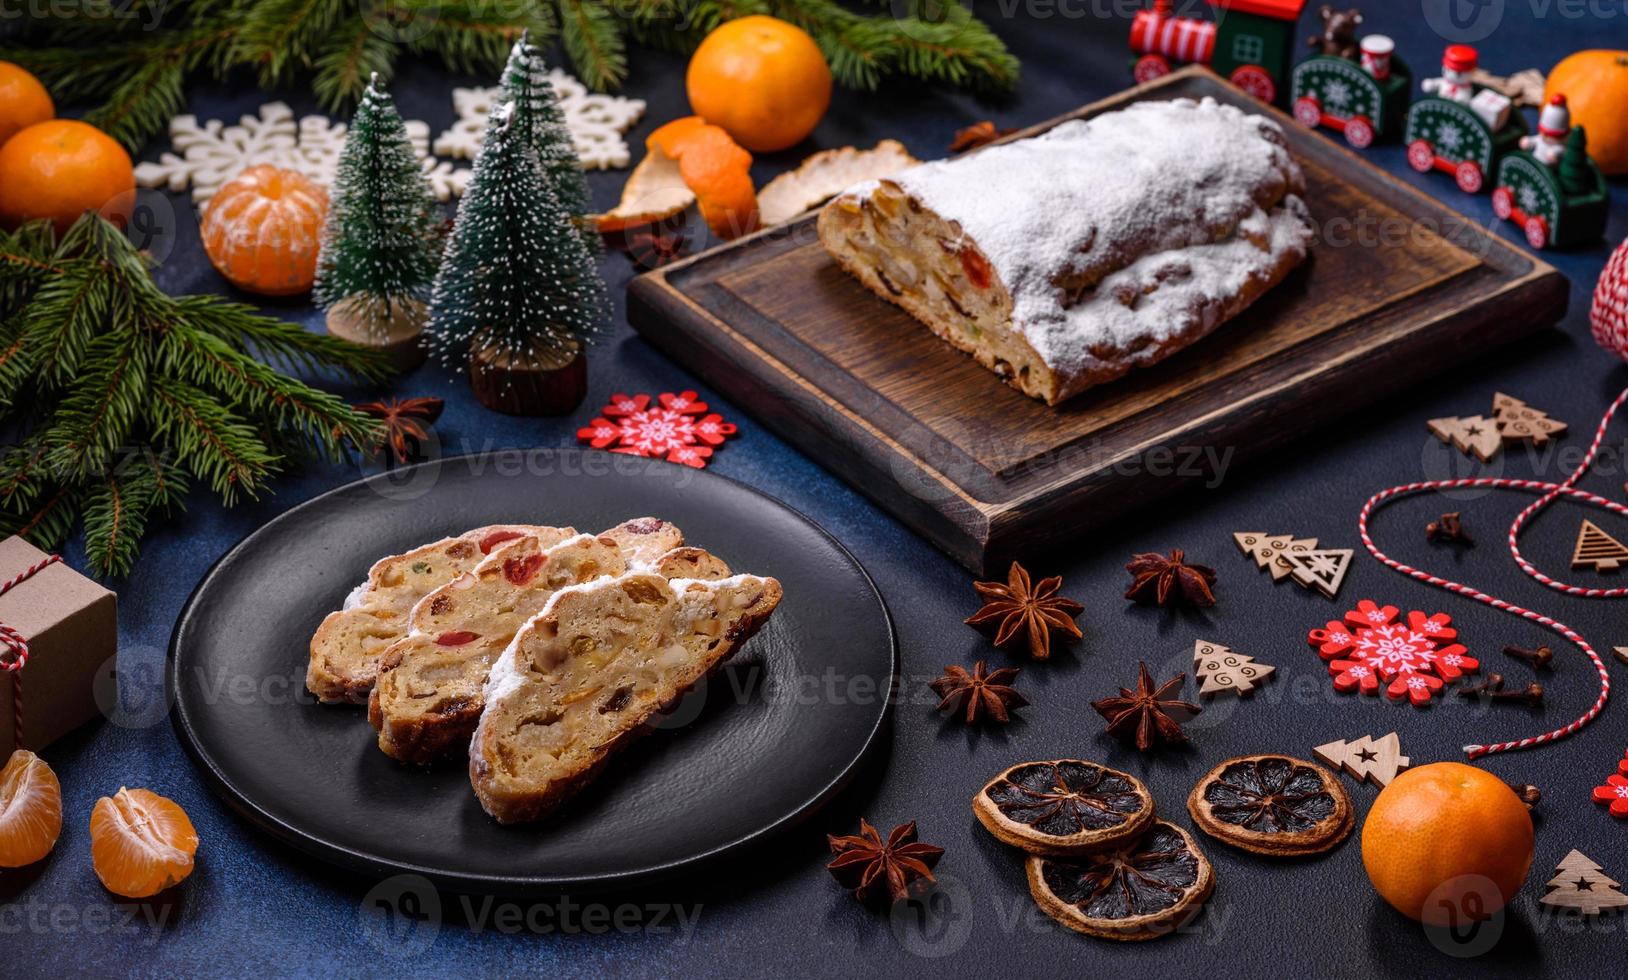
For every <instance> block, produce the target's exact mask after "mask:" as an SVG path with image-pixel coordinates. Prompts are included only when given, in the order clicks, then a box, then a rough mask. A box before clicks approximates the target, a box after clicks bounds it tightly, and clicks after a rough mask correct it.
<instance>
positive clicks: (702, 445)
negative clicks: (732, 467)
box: [577, 391, 737, 469]
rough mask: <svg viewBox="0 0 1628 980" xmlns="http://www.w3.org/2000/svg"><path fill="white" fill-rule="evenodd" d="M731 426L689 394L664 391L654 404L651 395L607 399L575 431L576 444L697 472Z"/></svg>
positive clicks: (690, 392)
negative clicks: (694, 469) (672, 464)
mask: <svg viewBox="0 0 1628 980" xmlns="http://www.w3.org/2000/svg"><path fill="white" fill-rule="evenodd" d="M736 431H737V430H736V428H735V424H734V423H733V422H725V421H724V420H723V416H721V415H718V414H717V413H715V412H714V413H708V412H707V403H706V402H703V401H697V400H696V393H695V392H693V391H684V392H679V393H678V394H676V395H675V394H673V393H672V392H666V393H663V394H661V395H658V396H657V397H656V400H655V403H654V404H652V403H651V400H650V396H649V395H625V394H622V393H621V392H617V393H616V394H614V395H612V396H611V400H610V404H608V405H606V406H605V407H604V408H603V409H601V410H600V417H599V418H596V419H594V420H593V421H592V422H589V423H588V426H587V427H586V428H583V429H578V430H577V440H578V441H579V442H585V443H587V444H588V445H590V446H593V447H594V448H595V449H606V448H609V449H610V451H611V452H613V453H628V454H630V455H634V456H649V457H652V458H654V459H665V460H667V461H668V462H669V463H682V464H684V465H685V466H693V467H695V468H696V469H700V468H701V467H703V466H705V465H707V459H708V458H709V457H711V456H712V449H713V447H714V446H720V445H722V444H723V441H724V440H725V439H727V438H729V437H730V436H732V435H734V434H735V432H736Z"/></svg>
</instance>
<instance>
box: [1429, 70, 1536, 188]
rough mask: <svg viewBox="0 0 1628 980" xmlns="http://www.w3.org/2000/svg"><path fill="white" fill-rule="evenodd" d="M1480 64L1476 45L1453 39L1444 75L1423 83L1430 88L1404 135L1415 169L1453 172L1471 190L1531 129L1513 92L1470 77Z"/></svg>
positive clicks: (1482, 182) (1480, 185)
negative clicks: (1518, 109)
mask: <svg viewBox="0 0 1628 980" xmlns="http://www.w3.org/2000/svg"><path fill="white" fill-rule="evenodd" d="M1475 68H1476V51H1475V49H1474V48H1472V47H1470V46H1469V45H1467V44H1453V45H1449V46H1448V48H1447V50H1446V52H1445V53H1444V54H1443V55H1442V63H1441V69H1442V73H1441V77H1439V78H1427V79H1425V80H1424V81H1423V82H1422V83H1420V88H1422V89H1423V90H1424V91H1425V92H1426V93H1427V94H1426V95H1425V96H1424V97H1422V98H1420V99H1419V100H1418V101H1417V102H1414V103H1413V106H1412V107H1411V108H1410V109H1409V110H1408V116H1407V126H1406V129H1405V131H1404V133H1403V137H1402V138H1403V139H1404V140H1405V141H1406V142H1407V146H1408V164H1409V165H1410V166H1412V167H1413V169H1414V170H1417V171H1419V172H1420V173H1429V172H1430V171H1432V170H1439V171H1441V172H1443V173H1448V174H1452V175H1453V180H1454V181H1455V182H1457V184H1458V188H1459V190H1461V191H1463V192H1465V193H1466V194H1478V193H1480V192H1481V191H1482V189H1483V188H1485V187H1486V183H1487V178H1488V176H1489V175H1491V174H1492V173H1493V172H1494V171H1495V169H1496V167H1497V164H1498V161H1499V160H1500V159H1502V158H1503V156H1504V155H1505V154H1507V153H1510V152H1512V151H1514V150H1516V149H1518V148H1519V146H1520V141H1521V137H1522V136H1525V135H1526V121H1525V120H1524V119H1522V118H1521V114H1520V113H1518V112H1515V111H1513V106H1512V104H1511V102H1510V99H1509V97H1508V96H1506V95H1504V94H1502V93H1500V92H1496V91H1494V90H1492V89H1490V88H1486V87H1484V86H1480V85H1476V84H1475V83H1474V82H1472V81H1471V80H1470V78H1471V75H1473V74H1474V72H1475Z"/></svg>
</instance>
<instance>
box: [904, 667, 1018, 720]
mask: <svg viewBox="0 0 1628 980" xmlns="http://www.w3.org/2000/svg"><path fill="white" fill-rule="evenodd" d="M1017 675H1018V669H1017V668H1016V667H1003V668H1001V669H1000V670H996V671H991V672H990V673H987V674H986V673H984V662H983V661H982V660H980V661H978V662H977V663H976V664H974V665H973V667H972V673H970V674H969V673H967V670H966V668H965V667H959V666H957V665H955V664H950V665H949V666H948V667H945V668H944V676H943V677H940V678H939V679H938V680H936V681H933V682H931V683H930V684H928V685H927V686H928V687H930V688H932V689H933V692H934V693H935V694H937V695H938V696H939V697H941V698H943V699H944V700H942V701H940V702H939V703H938V709H937V710H939V711H943V710H944V709H945V708H949V709H951V710H952V711H960V710H961V709H962V708H965V709H966V720H967V724H969V725H971V724H973V723H974V722H977V721H978V720H979V719H980V718H981V717H982V716H983V715H985V714H987V715H989V717H991V718H993V719H995V720H996V721H998V722H1000V723H1002V724H1005V723H1006V722H1007V721H1009V720H1010V716H1009V715H1008V714H1007V709H1009V708H1021V707H1023V706H1024V705H1026V704H1028V703H1029V702H1028V700H1027V699H1025V698H1024V697H1023V695H1021V694H1019V693H1018V692H1017V691H1015V690H1013V689H1012V682H1013V681H1014V680H1016V679H1017Z"/></svg>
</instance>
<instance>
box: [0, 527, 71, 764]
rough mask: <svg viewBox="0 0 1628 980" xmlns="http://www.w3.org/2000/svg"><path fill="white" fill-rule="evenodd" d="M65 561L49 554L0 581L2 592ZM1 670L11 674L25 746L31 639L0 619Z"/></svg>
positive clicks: (13, 716) (13, 703)
mask: <svg viewBox="0 0 1628 980" xmlns="http://www.w3.org/2000/svg"><path fill="white" fill-rule="evenodd" d="M61 560H62V556H61V555H48V556H46V557H45V558H44V559H42V560H40V561H39V562H37V563H36V564H34V565H32V566H30V567H28V568H25V569H23V570H22V571H21V572H19V573H17V575H16V576H14V577H13V578H12V579H11V581H9V582H6V583H4V584H0V595H5V594H6V593H7V592H10V591H11V590H12V589H15V588H16V587H17V586H19V585H21V584H23V583H24V582H26V581H28V580H29V579H31V578H33V577H34V576H35V575H38V574H39V573H40V572H41V571H43V570H44V569H46V568H49V567H50V566H52V565H55V564H56V563H57V562H59V561H61ZM0 647H4V649H0V670H3V671H6V672H7V673H9V674H11V675H12V676H11V708H12V713H11V720H12V722H13V723H14V724H15V726H16V733H17V741H16V742H15V743H14V744H15V745H16V746H17V747H18V748H22V747H23V668H24V667H26V666H28V639H27V637H25V636H23V634H21V633H19V632H17V631H16V630H14V629H12V628H11V627H10V626H8V625H7V624H6V623H4V622H0Z"/></svg>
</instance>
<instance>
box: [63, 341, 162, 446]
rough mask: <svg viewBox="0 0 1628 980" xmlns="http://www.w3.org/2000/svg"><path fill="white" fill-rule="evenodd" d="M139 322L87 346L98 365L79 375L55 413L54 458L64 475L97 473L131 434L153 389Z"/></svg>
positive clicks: (90, 355) (89, 357)
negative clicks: (149, 385) (148, 387)
mask: <svg viewBox="0 0 1628 980" xmlns="http://www.w3.org/2000/svg"><path fill="white" fill-rule="evenodd" d="M144 355H145V351H144V349H143V345H142V342H141V337H140V336H139V335H138V334H137V332H136V330H135V329H134V328H133V327H126V328H123V329H118V330H115V331H113V332H112V333H107V334H104V335H102V336H101V337H98V338H97V339H96V340H95V341H94V342H93V343H92V344H91V345H90V346H89V349H88V350H87V351H86V360H87V361H88V362H89V363H90V364H92V365H94V366H93V367H91V368H90V369H89V370H87V371H84V372H82V373H80V374H79V376H78V377H76V378H75V379H74V387H73V388H72V389H71V390H70V391H69V393H68V395H67V397H66V398H64V399H62V401H61V403H60V404H58V405H57V409H56V412H55V414H54V415H53V417H52V421H53V425H52V439H53V441H55V442H56V445H54V446H53V447H52V450H51V456H50V462H51V464H52V466H53V468H54V469H55V470H56V471H57V472H59V473H62V474H72V475H73V476H75V477H94V476H96V475H97V474H100V473H104V472H106V470H107V469H108V467H109V466H110V465H111V463H112V458H113V453H114V452H115V451H117V450H118V449H119V448H120V447H121V446H123V445H124V444H125V443H126V441H127V440H128V439H129V438H130V435H131V432H132V430H133V429H134V428H135V425H136V423H137V421H138V420H139V417H140V412H141V407H142V401H143V396H144V394H145V392H146V388H147V367H148V365H147V359H146V357H145V356H144Z"/></svg>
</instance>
